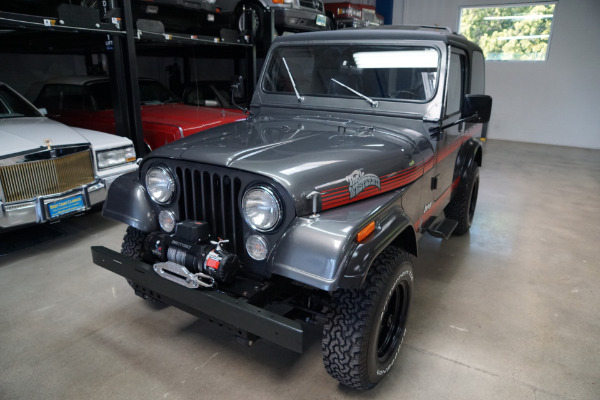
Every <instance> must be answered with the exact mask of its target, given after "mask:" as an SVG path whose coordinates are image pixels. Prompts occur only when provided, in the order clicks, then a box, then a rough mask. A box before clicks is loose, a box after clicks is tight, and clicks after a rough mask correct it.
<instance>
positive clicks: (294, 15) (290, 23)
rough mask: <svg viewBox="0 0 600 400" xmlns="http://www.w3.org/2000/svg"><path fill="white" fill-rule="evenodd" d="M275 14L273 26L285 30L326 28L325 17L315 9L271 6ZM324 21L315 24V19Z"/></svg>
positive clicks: (319, 29) (296, 30)
mask: <svg viewBox="0 0 600 400" xmlns="http://www.w3.org/2000/svg"><path fill="white" fill-rule="evenodd" d="M273 13H274V15H275V26H276V27H278V28H283V29H285V30H289V31H294V32H299V31H302V32H304V31H322V30H326V29H328V27H327V18H326V17H325V14H321V13H319V12H317V11H315V10H310V9H306V10H305V9H298V8H286V7H273ZM323 18H324V21H325V25H317V19H320V20H321V21H323Z"/></svg>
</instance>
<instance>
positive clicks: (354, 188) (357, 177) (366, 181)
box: [346, 169, 381, 199]
mask: <svg viewBox="0 0 600 400" xmlns="http://www.w3.org/2000/svg"><path fill="white" fill-rule="evenodd" d="M346 182H348V192H350V198H351V199H352V198H354V197H356V196H357V195H359V194H360V193H361V192H362V191H363V190H365V189H366V188H368V187H369V186H375V187H376V188H377V189H379V190H381V181H380V180H379V177H378V176H377V175H373V174H367V175H365V173H364V172H362V171H361V170H358V169H357V170H355V171H354V172H352V173H351V174H350V175H348V176H347V177H346Z"/></svg>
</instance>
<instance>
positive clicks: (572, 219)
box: [0, 141, 600, 400]
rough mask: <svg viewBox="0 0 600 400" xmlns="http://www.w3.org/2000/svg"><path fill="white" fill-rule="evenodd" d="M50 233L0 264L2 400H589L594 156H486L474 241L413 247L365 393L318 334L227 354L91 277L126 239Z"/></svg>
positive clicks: (494, 145) (174, 316)
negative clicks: (344, 377) (390, 363)
mask: <svg viewBox="0 0 600 400" xmlns="http://www.w3.org/2000/svg"><path fill="white" fill-rule="evenodd" d="M52 228H53V229H55V230H57V231H58V232H60V233H61V234H62V236H61V237H57V238H54V239H51V240H46V241H45V242H43V243H41V244H38V245H35V246H33V247H30V248H28V249H26V250H22V251H20V252H16V253H12V254H9V255H7V256H4V257H0V399H2V400H13V399H25V400H34V399H60V400H68V399H77V400H82V399H111V400H114V399H242V398H244V399H264V400H266V399H345V398H377V399H413V400H416V399H427V400H431V399H478V400H481V399H485V400H492V399H501V400H506V399H538V400H547V399H589V400H598V399H600V318H599V317H600V290H599V289H598V288H599V285H600V261H599V260H600V151H592V150H582V149H570V148H561V147H552V146H538V145H531V144H516V143H510V142H500V141H489V142H488V143H487V144H486V152H485V155H484V167H483V168H482V170H481V190H480V197H479V204H478V209H477V214H476V218H475V222H474V226H473V228H472V230H471V232H470V234H468V235H466V236H463V237H459V238H452V239H451V240H449V241H445V242H442V241H440V240H439V239H435V238H432V237H424V238H423V240H422V241H421V243H420V246H421V247H420V253H421V255H420V257H419V258H418V259H416V260H415V291H414V293H415V295H414V297H413V305H412V310H411V316H410V319H409V323H408V332H407V335H406V338H405V344H404V347H403V348H402V350H401V352H400V358H399V360H398V361H397V363H396V365H395V368H394V369H393V371H392V373H391V375H390V376H389V377H388V378H387V379H386V380H384V381H383V382H382V383H381V384H380V385H379V386H378V387H377V388H376V389H374V390H372V391H370V392H366V393H358V392H354V391H352V390H348V389H346V388H344V387H341V386H339V385H338V384H337V383H336V382H335V381H334V380H333V379H331V378H330V377H329V376H328V375H327V373H326V372H325V370H324V368H323V366H322V363H321V355H320V328H319V327H314V328H310V329H309V334H310V340H309V343H310V345H309V348H308V350H307V352H306V353H305V354H303V355H298V354H295V353H292V352H290V351H287V350H284V349H282V348H279V347H277V346H276V345H273V344H270V343H268V342H265V341H259V342H257V343H256V344H255V346H254V347H251V348H248V347H245V346H243V345H239V344H237V343H236V342H234V341H233V339H232V337H230V336H229V335H228V334H227V333H225V332H224V331H222V330H220V329H219V328H217V327H215V326H213V325H210V324H208V323H204V322H203V321H201V320H197V319H196V318H194V317H192V316H190V315H187V314H185V313H183V312H181V311H179V310H177V309H175V308H165V309H158V308H153V307H152V306H151V305H149V304H148V303H147V302H144V301H142V300H141V299H139V298H138V297H136V296H134V295H133V292H132V290H131V289H130V288H129V286H128V285H127V283H126V282H125V280H124V279H122V278H120V277H118V276H117V275H114V274H112V273H110V272H108V271H106V270H103V269H102V268H100V267H97V266H95V265H94V264H92V262H91V256H90V250H89V248H90V246H92V245H105V246H107V247H110V248H114V249H118V248H119V247H120V242H121V237H122V235H123V233H124V230H125V226H124V225H122V224H119V223H115V222H113V221H110V220H107V219H104V218H103V217H102V216H101V215H99V214H98V213H95V214H91V215H86V216H83V217H77V218H73V219H70V220H68V221H64V222H62V223H60V224H57V225H53V226H52ZM27 232H28V233H27V235H31V236H35V235H37V233H36V232H41V230H40V228H39V227H36V228H34V229H32V230H29V231H27ZM14 237H15V234H14V233H12V234H7V235H6V234H5V235H2V236H0V240H1V241H5V242H6V241H10V240H14Z"/></svg>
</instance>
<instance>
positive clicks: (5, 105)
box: [0, 85, 41, 119]
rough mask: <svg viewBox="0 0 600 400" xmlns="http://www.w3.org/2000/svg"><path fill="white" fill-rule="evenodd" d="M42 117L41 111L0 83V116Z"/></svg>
mask: <svg viewBox="0 0 600 400" xmlns="http://www.w3.org/2000/svg"><path fill="white" fill-rule="evenodd" d="M16 117H41V114H40V113H39V111H38V110H37V109H36V108H35V107H32V106H31V105H30V104H29V103H27V102H26V101H24V100H23V99H22V98H21V97H20V96H19V95H17V94H16V93H15V92H13V91H12V90H11V89H9V88H8V87H6V86H4V85H0V118H2V119H4V118H16Z"/></svg>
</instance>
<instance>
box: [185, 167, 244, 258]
mask: <svg viewBox="0 0 600 400" xmlns="http://www.w3.org/2000/svg"><path fill="white" fill-rule="evenodd" d="M228 172H231V171H228ZM175 173H176V174H177V177H178V180H179V182H181V194H180V196H179V204H178V206H179V216H180V219H181V220H184V219H189V220H194V221H206V222H208V224H209V225H210V228H211V234H212V237H213V240H216V239H217V238H221V239H228V240H229V241H230V245H229V246H226V247H225V248H226V249H227V250H228V251H234V252H235V253H237V254H243V244H242V243H243V237H242V216H241V215H240V212H239V207H238V198H239V194H240V190H241V187H242V181H241V179H240V178H239V177H235V176H231V175H230V174H227V173H219V172H215V171H208V170H206V169H198V168H195V167H182V166H178V167H176V168H175Z"/></svg>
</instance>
